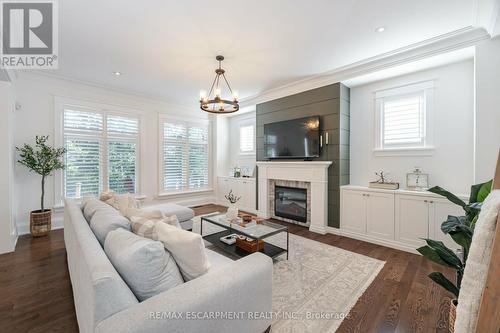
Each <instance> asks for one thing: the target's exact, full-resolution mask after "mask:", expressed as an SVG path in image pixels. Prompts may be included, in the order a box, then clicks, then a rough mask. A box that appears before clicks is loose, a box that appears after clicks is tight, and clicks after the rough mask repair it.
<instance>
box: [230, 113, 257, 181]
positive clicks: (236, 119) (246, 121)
mask: <svg viewBox="0 0 500 333" xmlns="http://www.w3.org/2000/svg"><path fill="white" fill-rule="evenodd" d="M255 122H256V118H255V111H252V112H248V113H244V114H241V115H238V116H233V117H230V118H229V147H228V149H229V155H228V165H227V166H228V170H227V171H226V173H225V174H223V175H224V176H227V174H228V171H229V169H231V168H234V167H240V168H241V167H248V168H255V161H256V155H255V153H253V154H241V153H240V126H242V125H243V126H244V125H253V126H254V128H255V125H256V124H255ZM254 140H255V138H254ZM255 144H256V143H255V142H254V145H255Z"/></svg>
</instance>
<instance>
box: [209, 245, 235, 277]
mask: <svg viewBox="0 0 500 333" xmlns="http://www.w3.org/2000/svg"><path fill="white" fill-rule="evenodd" d="M206 253H207V258H208V262H209V263H210V270H209V271H210V272H213V271H215V270H218V269H220V268H223V267H224V266H226V265H229V264H231V263H232V262H233V261H234V260H232V259H230V258H228V257H226V256H224V255H222V254H220V253H217V252H215V251H213V250H210V249H206Z"/></svg>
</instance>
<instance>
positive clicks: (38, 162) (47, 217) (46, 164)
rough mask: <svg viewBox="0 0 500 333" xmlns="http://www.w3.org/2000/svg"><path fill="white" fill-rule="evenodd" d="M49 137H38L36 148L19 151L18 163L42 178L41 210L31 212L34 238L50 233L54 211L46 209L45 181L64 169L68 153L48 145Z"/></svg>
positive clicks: (26, 147)
mask: <svg viewBox="0 0 500 333" xmlns="http://www.w3.org/2000/svg"><path fill="white" fill-rule="evenodd" d="M48 140H49V136H48V135H42V136H38V135H37V136H36V138H35V148H33V147H32V146H30V145H28V144H24V145H23V146H22V147H21V148H19V147H16V150H17V151H19V160H18V162H19V163H21V164H22V165H24V166H25V167H27V168H28V169H29V170H30V171H33V172H35V173H37V174H39V175H40V176H42V183H41V186H42V195H41V198H40V209H39V210H34V211H32V212H30V231H31V235H32V236H33V237H40V236H45V235H47V234H48V233H49V232H50V229H51V219H52V210H51V209H45V206H44V197H45V179H46V178H47V177H48V176H50V175H52V173H53V172H54V171H55V170H59V169H64V164H63V163H62V161H61V157H62V156H63V155H64V153H65V152H66V149H65V148H53V147H50V146H49V145H47V142H48Z"/></svg>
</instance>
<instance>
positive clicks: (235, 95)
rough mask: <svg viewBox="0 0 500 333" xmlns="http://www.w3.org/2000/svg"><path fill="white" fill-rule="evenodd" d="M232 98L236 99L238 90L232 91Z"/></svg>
mask: <svg viewBox="0 0 500 333" xmlns="http://www.w3.org/2000/svg"><path fill="white" fill-rule="evenodd" d="M233 98H234V100H235V101H237V100H238V91H237V90H234V91H233Z"/></svg>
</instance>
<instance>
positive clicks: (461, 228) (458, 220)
mask: <svg viewBox="0 0 500 333" xmlns="http://www.w3.org/2000/svg"><path fill="white" fill-rule="evenodd" d="M491 186H492V181H489V182H486V183H482V184H477V185H473V186H472V187H471V194H470V198H469V203H468V204H467V203H465V202H464V201H463V200H462V199H460V198H459V197H457V196H456V195H454V194H453V193H451V192H449V191H447V190H445V189H443V188H441V187H439V186H435V187H432V188H430V189H429V191H430V192H432V193H435V194H438V195H441V196H444V197H445V198H447V199H448V200H449V201H451V202H452V203H454V204H456V205H459V206H460V207H462V209H463V210H464V213H465V215H464V216H451V215H449V216H448V218H447V219H446V221H444V222H443V223H442V224H441V231H442V232H443V233H444V234H448V235H450V237H451V238H452V239H453V240H454V241H455V243H457V244H458V245H460V246H461V247H462V255H461V256H458V255H457V254H456V253H455V252H454V251H452V250H450V249H449V248H447V247H446V246H445V245H444V244H443V242H441V241H435V240H432V239H425V242H426V243H427V245H426V246H422V247H420V248H418V249H417V251H418V252H420V253H421V254H422V255H423V256H424V257H426V258H427V259H429V260H432V261H434V262H436V263H438V264H440V265H443V266H446V267H451V268H453V269H454V270H455V271H456V283H454V282H452V281H450V280H449V279H448V278H446V277H445V276H444V275H443V274H442V273H441V272H433V273H430V274H429V278H431V279H432V280H433V281H434V282H436V283H437V284H439V285H440V286H441V287H443V288H444V289H446V290H448V291H449V292H451V293H452V294H453V295H454V296H455V297H456V299H454V300H452V306H451V307H450V325H449V327H450V331H451V332H452V331H453V325H454V322H455V314H456V305H457V300H458V295H459V293H460V286H461V283H462V277H463V274H464V270H465V265H466V262H467V257H468V254H469V249H470V245H471V242H472V235H473V234H474V227H475V225H476V221H477V218H478V216H479V212H480V210H481V206H482V204H483V201H484V200H485V199H486V197H487V196H488V194H489V193H490V192H491Z"/></svg>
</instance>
